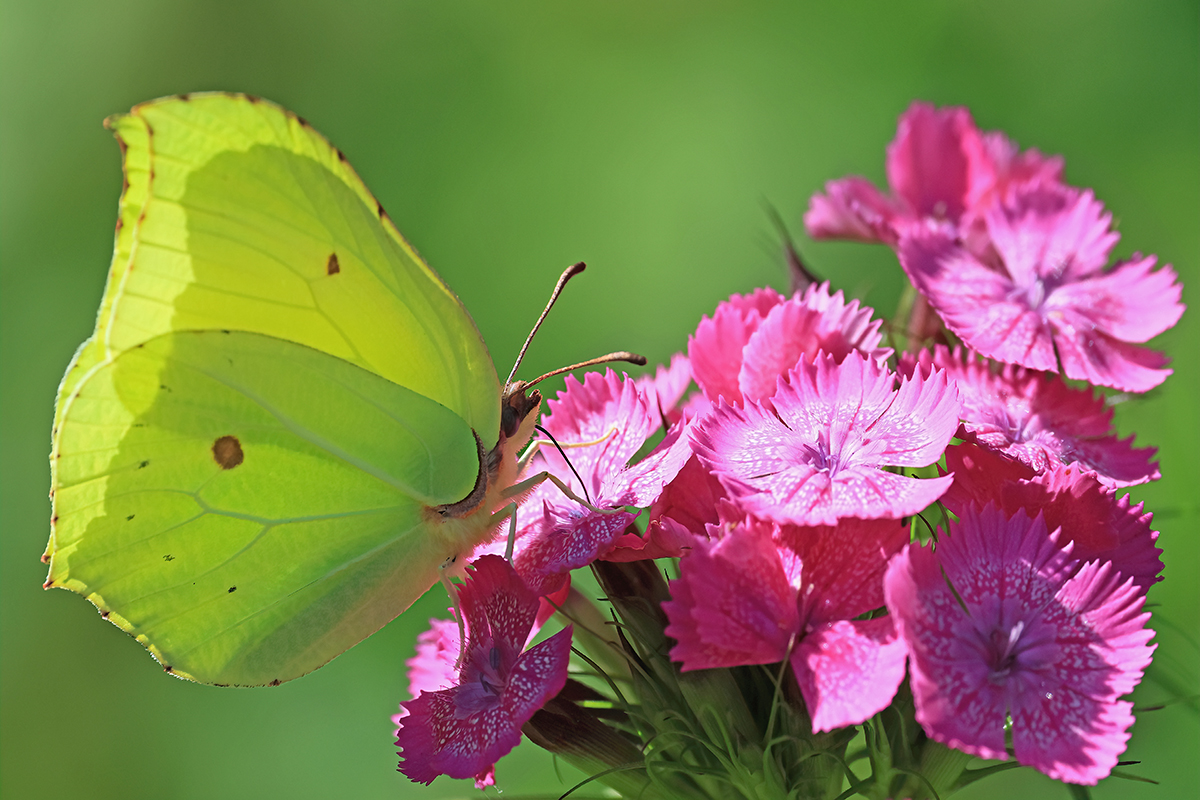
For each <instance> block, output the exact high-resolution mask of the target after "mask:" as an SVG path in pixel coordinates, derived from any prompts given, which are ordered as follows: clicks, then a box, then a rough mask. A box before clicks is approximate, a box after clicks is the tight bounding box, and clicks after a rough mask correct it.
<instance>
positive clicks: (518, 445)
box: [430, 382, 542, 550]
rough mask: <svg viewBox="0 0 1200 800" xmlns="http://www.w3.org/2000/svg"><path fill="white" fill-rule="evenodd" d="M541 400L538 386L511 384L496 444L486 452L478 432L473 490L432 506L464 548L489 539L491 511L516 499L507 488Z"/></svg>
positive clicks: (433, 513)
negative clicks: (509, 495) (455, 498)
mask: <svg viewBox="0 0 1200 800" xmlns="http://www.w3.org/2000/svg"><path fill="white" fill-rule="evenodd" d="M527 392H528V393H527ZM541 403H542V396H541V393H539V392H538V391H537V390H536V389H534V390H532V391H529V390H528V389H527V388H526V386H525V384H524V383H521V382H518V383H517V384H514V385H513V386H512V387H510V389H509V390H508V391H507V392H506V393H505V395H504V398H503V400H502V401H501V411H500V434H499V437H498V438H497V440H496V446H495V447H493V448H492V449H491V450H490V451H486V452H485V448H484V446H483V443H482V442H481V441H480V439H479V435H478V434H476V436H475V441H476V443H477V444H478V446H479V474H478V477H477V478H476V480H475V486H474V487H473V488H472V489H471V492H470V494H468V495H467V496H466V497H464V498H463V499H462V500H459V501H458V502H456V503H449V504H446V505H441V506H435V507H434V508H432V509H430V511H431V516H434V518H435V519H436V520H437V522H438V523H439V524H440V527H441V528H442V530H443V531H445V532H446V533H447V534H449V537H450V538H452V539H456V540H458V541H459V542H460V543H461V546H462V548H463V549H464V550H465V549H470V548H474V547H475V546H477V545H478V544H479V543H480V542H482V541H484V540H486V539H487V532H488V531H489V530H491V529H492V528H493V527H494V524H493V523H492V521H491V518H492V515H493V514H494V513H495V512H496V511H498V510H500V509H501V508H502V507H503V506H504V505H506V504H508V503H510V502H512V501H513V499H514V498H510V497H507V496H506V494H505V491H506V490H507V489H508V488H509V487H510V486H512V485H513V484H514V483H516V482H517V479H518V477H519V473H520V463H519V459H518V455H519V454H520V452H521V451H522V450H523V449H524V448H525V446H526V445H527V444H528V443H529V441H530V439H532V438H533V432H534V426H535V425H536V424H537V418H538V414H537V412H538V409H539V408H540V407H541Z"/></svg>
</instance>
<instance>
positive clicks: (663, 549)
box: [604, 455, 725, 561]
mask: <svg viewBox="0 0 1200 800" xmlns="http://www.w3.org/2000/svg"><path fill="white" fill-rule="evenodd" d="M724 497H725V489H724V488H723V487H722V486H721V482H720V481H719V480H717V478H716V476H714V475H713V474H712V472H711V471H710V470H709V469H708V468H706V467H705V466H704V465H702V464H701V463H700V460H699V459H698V458H697V457H696V456H695V455H693V456H692V457H691V458H690V459H688V461H687V463H686V464H684V465H683V468H682V469H680V470H679V472H678V474H676V476H675V478H674V479H673V480H672V481H671V482H670V483H668V484H667V485H666V486H665V487H663V490H662V494H660V495H659V497H658V499H657V500H655V501H654V505H653V506H651V507H650V522H649V523H647V525H646V534H645V536H638V535H637V534H636V533H626V534H624V535H622V536H621V538H620V539H618V540H617V541H616V542H614V543H613V548H612V549H611V550H609V551H608V553H606V554H605V556H604V560H605V561H640V560H642V559H646V558H678V557H680V556H682V555H684V554H686V553H687V551H688V550H690V549H691V547H692V544H693V542H694V541H695V540H696V538H697V537H699V538H701V539H704V538H707V537H708V534H707V533H706V530H707V527H708V526H709V525H715V524H717V522H718V521H719V517H718V515H717V504H718V503H719V502H720V501H721V499H722V498H724Z"/></svg>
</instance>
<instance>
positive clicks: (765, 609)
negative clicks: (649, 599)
mask: <svg viewBox="0 0 1200 800" xmlns="http://www.w3.org/2000/svg"><path fill="white" fill-rule="evenodd" d="M671 596H672V598H673V599H671V600H669V601H667V602H665V603H663V609H664V610H665V611H666V612H667V618H668V619H669V620H670V624H668V625H667V628H666V634H667V635H668V636H670V637H671V638H673V639H675V640H676V642H677V644H676V645H675V646H674V647H673V648H671V659H672V660H673V661H679V662H681V663H682V664H683V667H682V668H683V670H684V671H685V672H687V671H689V670H694V669H710V668H713V667H733V666H739V665H743V664H773V663H775V662H777V661H782V660H783V659H784V657H785V656H786V655H787V648H788V643H789V642H790V641H791V638H792V636H794V635H795V634H796V631H797V629H798V627H799V617H798V616H797V610H796V590H795V589H794V588H792V587H791V586H790V585H789V584H788V579H787V576H786V575H785V574H784V570H783V564H782V562H781V561H780V559H779V554H778V552H777V551H776V549H775V545H774V544H773V543H772V542H771V538H770V529H769V526H761V525H759V526H753V527H742V526H739V527H736V528H734V529H733V530H732V531H730V533H729V534H728V535H727V536H725V537H724V538H723V539H721V540H719V541H716V542H711V543H710V542H703V541H698V542H697V545H696V546H695V547H694V548H693V550H692V551H691V553H689V554H688V556H687V557H686V558H684V559H683V560H682V561H681V562H680V577H679V579H678V580H675V581H672V582H671Z"/></svg>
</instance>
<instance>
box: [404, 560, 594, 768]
mask: <svg viewBox="0 0 1200 800" xmlns="http://www.w3.org/2000/svg"><path fill="white" fill-rule="evenodd" d="M473 566H474V570H473V571H472V572H470V573H469V574H468V578H467V581H466V583H464V584H463V586H462V588H461V589H460V590H459V602H460V604H461V606H462V614H463V620H464V622H465V623H466V627H467V647H466V651H465V653H464V654H463V659H462V666H461V668H460V669H459V672H458V681H457V685H455V686H452V687H450V688H448V689H442V690H440V691H422V692H421V694H420V696H419V697H418V698H417V699H415V700H410V701H409V702H407V703H404V704H403V710H404V711H406V712H407V715H405V716H403V717H402V718H401V719H400V720H399V724H400V726H401V727H400V730H399V731H398V734H397V739H396V744H397V745H399V746H400V748H401V755H402V756H403V757H404V759H403V760H402V761H401V762H400V771H401V772H403V773H404V774H405V775H407V776H408V777H409V778H410V779H411V780H413V781H416V782H418V783H425V784H429V783H431V782H432V781H433V779H434V778H436V777H437V776H438V775H449V776H450V777H451V778H472V777H473V778H475V779H476V782H477V785H490V781H491V780H492V775H493V770H494V765H495V763H496V761H497V760H498V759H499V758H500V757H502V756H504V755H505V754H507V753H508V752H509V751H510V750H512V749H513V748H514V747H516V745H517V743H518V742H519V741H520V740H521V726H522V725H524V724H525V723H526V722H527V721H529V719H530V718H531V717H532V716H533V714H534V712H536V711H537V710H538V709H539V708H541V707H542V706H543V705H544V704H545V703H546V701H547V700H549V699H550V698H551V697H553V696H554V695H555V694H557V693H558V691H559V690H560V689H562V687H563V685H564V684H565V683H566V680H567V661H568V659H569V657H570V651H571V629H570V628H566V629H565V630H562V631H560V632H559V633H557V634H555V635H554V636H551V637H550V638H549V639H547V640H546V641H544V642H542V643H541V644H538V645H535V646H534V647H532V648H530V649H529V650H526V651H524V652H522V650H523V649H524V647H525V642H526V639H527V638H528V636H529V632H530V630H532V628H533V623H534V618H535V617H536V616H537V612H538V598H537V595H535V594H534V593H533V592H532V591H530V590H529V588H528V587H526V586H525V584H524V583H523V582H522V581H521V579H520V578H519V577H518V576H517V574H516V572H514V571H513V569H512V567H510V566H509V565H508V562H506V561H505V560H504V559H503V558H500V557H498V556H483V557H482V558H480V559H478V560H477V561H476V562H475V563H474V565H473Z"/></svg>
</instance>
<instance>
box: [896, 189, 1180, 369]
mask: <svg viewBox="0 0 1200 800" xmlns="http://www.w3.org/2000/svg"><path fill="white" fill-rule="evenodd" d="M985 220H986V225H987V232H988V236H989V238H990V239H991V242H992V245H993V246H994V248H995V251H996V254H997V255H998V259H997V262H998V263H992V262H991V260H987V261H985V260H983V259H981V258H980V257H978V256H976V255H975V254H973V253H971V252H970V251H969V250H968V249H967V248H966V247H964V246H963V244H962V243H961V242H960V241H959V239H958V238H957V233H956V232H955V231H954V230H949V229H946V228H944V227H937V226H918V227H912V228H910V229H908V231H907V233H906V234H905V235H904V236H903V237H902V239H901V241H900V245H899V251H898V252H899V256H900V263H901V264H902V265H903V266H904V269H905V271H906V272H907V273H908V276H909V277H910V278H911V279H912V281H913V283H914V284H915V285H916V287H917V288H918V289H919V290H920V291H921V293H922V294H924V295H925V297H926V298H928V300H929V302H930V304H931V305H932V306H933V307H934V308H935V309H936V310H937V312H938V313H939V314H940V315H941V317H942V319H943V320H944V321H945V323H946V327H948V328H949V329H950V330H952V331H954V333H956V334H957V335H958V336H959V337H961V338H962V340H963V342H965V343H966V344H967V345H968V346H970V347H972V348H974V349H975V350H977V351H979V352H980V353H982V354H983V355H985V356H988V357H990V358H994V359H996V360H998V361H1004V362H1006V363H1010V364H1019V365H1021V366H1025V367H1029V368H1031V369H1038V370H1047V371H1051V372H1057V371H1058V370H1059V368H1060V366H1061V369H1062V371H1063V373H1064V374H1065V375H1066V376H1067V377H1068V378H1077V379H1079V380H1085V381H1089V382H1090V383H1093V384H1096V385H1100V386H1113V387H1116V388H1118V389H1124V390H1126V391H1132V392H1144V391H1146V390H1147V389H1152V388H1154V387H1155V386H1157V385H1158V384H1160V383H1162V381H1163V380H1164V379H1165V378H1166V377H1167V376H1168V375H1170V374H1171V370H1169V369H1163V365H1165V364H1166V363H1167V359H1166V357H1165V356H1163V355H1162V354H1161V353H1158V352H1156V351H1153V350H1148V349H1146V348H1143V347H1138V346H1136V344H1137V343H1140V342H1146V341H1148V340H1149V339H1151V338H1152V337H1154V336H1157V335H1158V334H1160V333H1162V332H1163V331H1165V330H1167V329H1168V328H1170V327H1171V326H1172V325H1174V324H1175V323H1176V322H1177V321H1178V320H1179V317H1180V315H1182V314H1183V310H1184V306H1183V304H1182V303H1180V302H1179V297H1180V292H1181V291H1182V287H1181V286H1180V284H1179V283H1178V282H1177V281H1176V278H1175V272H1174V271H1173V270H1172V269H1171V268H1170V267H1169V266H1166V267H1163V268H1162V269H1159V270H1157V271H1154V269H1153V268H1154V264H1155V259H1154V257H1153V256H1147V257H1142V256H1139V255H1135V256H1134V257H1133V259H1131V260H1130V261H1126V262H1122V263H1120V264H1117V265H1116V266H1115V267H1113V268H1112V269H1111V270H1105V265H1106V264H1107V262H1108V255H1109V252H1110V251H1111V250H1112V247H1113V245H1114V244H1116V241H1117V238H1118V236H1117V234H1116V233H1115V232H1112V231H1111V230H1110V223H1111V221H1112V217H1111V215H1110V214H1108V213H1107V212H1105V211H1104V207H1103V206H1102V205H1101V204H1100V203H1099V202H1098V201H1096V199H1095V198H1094V197H1093V196H1092V193H1091V192H1090V191H1085V192H1081V191H1078V190H1075V189H1070V188H1067V187H1064V186H1059V185H1052V184H1050V185H1036V186H1028V187H1023V188H1021V189H1020V190H1018V191H1016V192H1015V193H1014V194H1012V195H1011V196H1010V197H1009V198H1008V199H1007V201H1006V202H1005V203H1003V204H1002V205H999V206H997V207H995V208H993V209H991V210H990V211H989V212H988V213H987V214H986V215H985Z"/></svg>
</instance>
